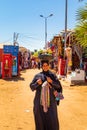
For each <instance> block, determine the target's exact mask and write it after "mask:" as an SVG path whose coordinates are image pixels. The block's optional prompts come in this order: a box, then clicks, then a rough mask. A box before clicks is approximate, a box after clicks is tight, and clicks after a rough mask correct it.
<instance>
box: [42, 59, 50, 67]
mask: <svg viewBox="0 0 87 130" xmlns="http://www.w3.org/2000/svg"><path fill="white" fill-rule="evenodd" d="M44 63H47V64H48V65H49V61H48V60H41V65H42V66H43V64H44Z"/></svg>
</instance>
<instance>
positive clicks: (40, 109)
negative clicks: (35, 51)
mask: <svg viewBox="0 0 87 130" xmlns="http://www.w3.org/2000/svg"><path fill="white" fill-rule="evenodd" d="M41 64H42V71H41V72H40V73H38V74H36V75H35V76H34V78H33V80H32V81H31V83H30V85H29V86H30V88H31V90H32V91H36V94H35V98H34V108H33V112H34V120H35V130H59V120H58V112H57V102H56V100H55V94H54V90H57V91H61V92H62V86H61V84H60V82H59V80H58V78H57V76H56V75H55V74H54V73H52V72H51V71H50V70H49V61H48V60H42V61H41ZM46 83H48V84H46Z"/></svg>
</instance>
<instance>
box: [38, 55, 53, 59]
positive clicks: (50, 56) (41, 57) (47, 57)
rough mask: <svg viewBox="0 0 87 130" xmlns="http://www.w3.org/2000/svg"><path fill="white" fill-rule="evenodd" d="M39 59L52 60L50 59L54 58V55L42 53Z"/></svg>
mask: <svg viewBox="0 0 87 130" xmlns="http://www.w3.org/2000/svg"><path fill="white" fill-rule="evenodd" d="M39 59H40V60H48V61H50V60H52V59H53V56H52V55H50V54H40V55H39Z"/></svg>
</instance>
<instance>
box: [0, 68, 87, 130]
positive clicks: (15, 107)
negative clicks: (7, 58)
mask: <svg viewBox="0 0 87 130" xmlns="http://www.w3.org/2000/svg"><path fill="white" fill-rule="evenodd" d="M37 72H39V70H37V69H36V70H24V71H22V72H21V76H20V77H19V78H13V79H11V80H3V79H0V130H35V126H34V118H33V98H34V94H35V93H34V92H32V91H31V90H30V88H29V83H30V82H31V80H32V78H33V76H34V75H35V74H36V73H37ZM64 82H65V81H62V82H61V83H62V85H63V94H64V97H65V98H64V100H61V102H60V105H59V106H58V107H57V108H58V116H59V121H60V130H87V86H86V85H85V86H71V87H70V86H68V84H66V83H64Z"/></svg>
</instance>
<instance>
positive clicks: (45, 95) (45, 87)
mask: <svg viewBox="0 0 87 130" xmlns="http://www.w3.org/2000/svg"><path fill="white" fill-rule="evenodd" d="M41 105H42V106H43V111H44V112H47V111H48V108H49V107H50V92H49V83H48V82H47V81H45V82H44V83H43V84H42V90H41Z"/></svg>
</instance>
